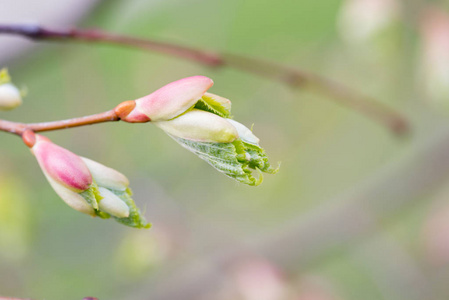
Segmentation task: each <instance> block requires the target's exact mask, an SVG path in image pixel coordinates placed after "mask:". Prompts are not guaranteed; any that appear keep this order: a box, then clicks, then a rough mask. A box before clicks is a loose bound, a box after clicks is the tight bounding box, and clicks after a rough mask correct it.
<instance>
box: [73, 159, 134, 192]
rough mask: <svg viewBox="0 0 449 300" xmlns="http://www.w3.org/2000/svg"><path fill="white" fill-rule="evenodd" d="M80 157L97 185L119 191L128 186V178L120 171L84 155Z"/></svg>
mask: <svg viewBox="0 0 449 300" xmlns="http://www.w3.org/2000/svg"><path fill="white" fill-rule="evenodd" d="M81 159H82V160H83V161H84V163H85V164H86V165H87V168H88V169H89V171H90V173H91V174H92V177H93V178H94V179H95V181H96V183H97V184H98V186H100V187H105V188H109V189H113V190H119V191H124V190H126V189H127V188H128V186H129V180H128V178H126V176H125V175H123V174H122V173H120V172H118V171H116V170H114V169H112V168H109V167H106V166H105V165H102V164H100V163H98V162H96V161H93V160H91V159H88V158H85V157H81Z"/></svg>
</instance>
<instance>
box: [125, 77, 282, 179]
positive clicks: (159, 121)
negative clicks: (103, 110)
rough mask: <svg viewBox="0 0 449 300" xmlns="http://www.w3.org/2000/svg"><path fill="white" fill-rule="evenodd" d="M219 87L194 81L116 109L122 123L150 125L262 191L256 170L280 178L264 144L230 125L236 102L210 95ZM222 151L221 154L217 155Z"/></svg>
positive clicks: (184, 81)
mask: <svg viewBox="0 0 449 300" xmlns="http://www.w3.org/2000/svg"><path fill="white" fill-rule="evenodd" d="M212 85H213V81H212V79H210V78H207V77H205V76H192V77H187V78H184V79H180V80H178V81H175V82H172V83H170V84H167V85H166V86H164V87H162V88H160V89H158V90H157V91H155V92H153V93H152V94H150V95H147V96H145V97H142V98H139V99H137V100H134V101H127V102H124V103H122V104H121V105H119V106H118V107H117V108H116V112H117V114H118V115H119V116H120V118H121V120H122V121H125V122H129V123H137V122H149V121H151V122H152V123H154V124H155V125H156V126H158V127H159V128H161V129H162V130H164V131H165V132H166V133H167V134H169V135H170V136H171V137H173V138H174V139H175V140H176V141H177V142H178V143H180V144H181V145H182V146H184V147H185V148H187V149H189V150H191V151H192V152H194V153H195V154H197V155H198V156H200V158H202V159H204V160H206V161H207V162H208V163H209V164H211V165H212V166H214V167H215V168H216V169H218V170H219V171H221V172H223V173H225V174H226V175H227V176H229V177H232V178H234V179H236V180H238V181H240V182H243V183H246V184H249V185H257V184H259V183H260V182H261V179H262V177H260V178H259V180H256V179H255V178H254V177H252V175H251V171H250V170H249V169H250V168H251V169H256V170H259V171H262V172H267V173H275V172H277V170H275V169H273V168H272V167H271V166H270V164H269V163H268V158H267V157H266V154H265V152H264V151H263V149H262V148H260V146H259V139H258V138H257V137H256V136H255V135H254V134H253V133H252V131H251V130H249V129H248V128H247V127H245V126H244V125H242V124H240V123H239V122H236V121H234V120H232V119H230V111H231V101H229V100H228V99H226V98H223V97H220V96H217V95H214V94H211V93H208V92H207V91H208V89H209V88H211V87H212ZM217 149H220V150H219V151H217Z"/></svg>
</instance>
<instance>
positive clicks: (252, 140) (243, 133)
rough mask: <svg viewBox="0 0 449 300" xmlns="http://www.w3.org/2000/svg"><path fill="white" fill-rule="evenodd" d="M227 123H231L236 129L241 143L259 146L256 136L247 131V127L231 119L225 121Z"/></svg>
mask: <svg viewBox="0 0 449 300" xmlns="http://www.w3.org/2000/svg"><path fill="white" fill-rule="evenodd" d="M227 121H228V122H229V123H231V124H232V126H234V127H235V129H237V132H238V133H239V137H240V139H241V140H242V141H244V142H247V143H249V144H254V145H259V141H260V139H259V138H258V137H257V136H255V135H254V133H253V132H252V131H251V130H249V129H248V127H246V126H245V125H243V124H241V123H239V122H237V121H234V120H231V119H227Z"/></svg>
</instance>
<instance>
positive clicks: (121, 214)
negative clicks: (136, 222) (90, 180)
mask: <svg viewBox="0 0 449 300" xmlns="http://www.w3.org/2000/svg"><path fill="white" fill-rule="evenodd" d="M98 191H99V192H100V195H101V197H103V199H101V200H100V201H99V203H98V206H99V208H100V210H101V211H104V212H107V213H108V214H110V215H112V216H114V217H117V218H127V217H129V207H128V206H127V205H126V203H125V202H124V201H122V199H120V198H119V197H118V196H117V195H115V194H114V193H112V192H111V191H110V190H108V189H106V188H103V187H99V188H98Z"/></svg>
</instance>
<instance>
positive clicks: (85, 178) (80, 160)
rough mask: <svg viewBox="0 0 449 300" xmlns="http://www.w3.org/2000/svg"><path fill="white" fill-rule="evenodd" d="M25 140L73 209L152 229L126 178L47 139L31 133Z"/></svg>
mask: <svg viewBox="0 0 449 300" xmlns="http://www.w3.org/2000/svg"><path fill="white" fill-rule="evenodd" d="M23 137H24V141H25V142H26V143H27V145H29V146H30V148H31V152H32V153H33V154H34V155H35V157H36V159H37V161H38V163H39V165H40V167H41V169H42V171H43V173H44V175H45V177H46V178H47V180H48V182H49V183H50V185H51V186H52V187H53V189H54V190H55V192H56V193H57V194H58V195H59V196H60V197H61V199H62V200H64V202H65V203H67V204H68V205H69V206H70V207H72V208H73V209H75V210H77V211H80V212H82V213H85V214H88V215H90V216H100V217H102V218H109V217H113V218H115V219H116V220H117V221H118V222H120V223H123V224H125V225H128V226H132V227H137V228H148V227H150V225H149V224H148V223H147V222H146V221H145V219H144V218H143V217H142V216H141V215H140V211H139V210H138V209H137V208H136V206H135V204H134V202H133V200H132V199H131V197H130V196H131V192H130V189H129V181H128V179H127V178H126V177H125V176H124V175H123V174H121V173H120V172H118V171H116V170H114V169H111V168H109V167H106V166H104V165H102V164H100V163H98V162H95V161H93V160H90V159H87V158H84V157H80V156H78V155H76V154H74V153H72V152H70V151H69V150H67V149H64V148H62V147H60V146H58V145H56V144H54V143H52V142H51V141H50V140H49V139H48V138H46V137H44V136H41V135H34V133H32V132H29V131H28V132H26V133H25V134H24V136H23Z"/></svg>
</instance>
